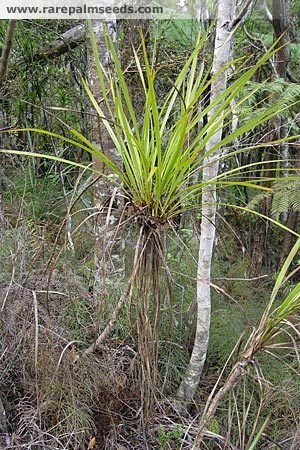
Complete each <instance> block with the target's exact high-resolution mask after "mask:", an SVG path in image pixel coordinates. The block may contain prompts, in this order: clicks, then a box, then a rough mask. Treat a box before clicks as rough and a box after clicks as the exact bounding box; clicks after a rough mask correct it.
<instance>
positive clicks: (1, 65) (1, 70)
mask: <svg viewBox="0 0 300 450" xmlns="http://www.w3.org/2000/svg"><path fill="white" fill-rule="evenodd" d="M16 22H17V21H16V20H10V21H9V22H8V28H7V33H6V38H5V44H4V47H3V50H2V55H1V62H0V87H1V85H2V84H3V82H4V80H5V76H6V72H7V66H8V58H9V54H10V50H11V46H12V40H13V35H14V30H15V26H16Z"/></svg>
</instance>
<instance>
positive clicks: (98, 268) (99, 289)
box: [87, 20, 124, 327]
mask: <svg viewBox="0 0 300 450" xmlns="http://www.w3.org/2000/svg"><path fill="white" fill-rule="evenodd" d="M93 29H94V34H95V38H96V42H97V48H98V53H99V58H100V61H101V63H102V64H103V66H104V67H106V69H108V70H110V58H109V52H108V50H107V47H106V43H105V38H104V33H105V32H106V31H105V29H106V30H107V32H108V33H109V34H110V36H111V38H112V40H113V41H114V42H116V21H113V20H111V21H105V22H104V21H102V20H93ZM87 43H88V44H87V51H88V74H89V80H88V81H89V84H90V87H91V90H92V93H93V95H94V97H95V98H96V100H97V101H98V102H101V98H102V93H101V88H100V84H99V82H98V76H97V69H96V64H95V58H94V54H93V51H92V46H91V41H90V39H89V36H88V39H87ZM101 108H102V110H103V113H104V116H105V117H107V118H108V119H111V118H110V116H109V111H108V108H107V107H106V105H105V103H104V102H102V103H101ZM92 114H93V116H92V141H93V144H94V145H96V146H97V147H99V148H100V149H101V150H102V151H103V152H104V153H105V154H106V155H107V156H109V157H110V158H111V159H112V160H113V161H114V162H116V163H117V164H118V165H120V164H121V161H120V157H119V155H118V153H117V150H116V148H115V146H114V144H113V142H112V139H111V138H110V136H109V133H108V132H107V130H106V128H105V126H104V125H103V122H102V119H99V117H98V116H97V113H96V111H95V110H94V109H93V110H92ZM93 163H94V167H95V168H96V169H98V171H99V172H100V173H103V174H105V175H108V174H109V172H108V169H107V168H106V167H105V166H104V165H103V163H101V161H100V160H99V159H98V158H95V157H94V158H93ZM119 194H120V193H119V192H118V191H117V190H116V188H114V186H113V185H112V183H111V182H109V181H107V179H106V178H104V177H101V175H100V176H99V175H95V183H94V185H93V201H94V208H95V212H96V213H97V214H96V218H95V220H94V234H95V243H94V257H95V267H94V286H93V294H94V298H95V301H96V302H97V304H98V319H99V321H98V327H100V321H101V315H102V304H103V302H102V299H103V298H104V296H105V295H106V294H107V293H108V291H109V290H110V289H113V290H116V289H118V288H119V286H120V284H121V282H122V280H123V277H124V241H123V239H122V236H121V234H120V231H118V224H119V221H120V216H121V213H122V206H123V205H122V199H121V197H120V195H119Z"/></svg>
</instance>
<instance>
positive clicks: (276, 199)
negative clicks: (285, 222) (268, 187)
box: [247, 179, 300, 216]
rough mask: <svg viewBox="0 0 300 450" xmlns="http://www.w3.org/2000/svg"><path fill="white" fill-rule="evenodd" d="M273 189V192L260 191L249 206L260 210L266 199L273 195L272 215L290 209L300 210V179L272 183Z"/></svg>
mask: <svg viewBox="0 0 300 450" xmlns="http://www.w3.org/2000/svg"><path fill="white" fill-rule="evenodd" d="M272 190H273V191H272V192H271V191H269V192H260V193H259V194H257V195H255V196H254V197H253V198H252V199H251V201H250V202H249V203H248V205H247V208H249V209H252V210H254V211H255V210H258V209H259V206H260V205H261V203H262V201H263V200H264V199H267V198H271V197H272V206H271V214H272V216H277V215H278V214H282V213H286V212H288V211H300V180H297V179H295V180H288V181H280V182H276V183H274V184H273V185H272Z"/></svg>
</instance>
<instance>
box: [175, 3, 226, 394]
mask: <svg viewBox="0 0 300 450" xmlns="http://www.w3.org/2000/svg"><path fill="white" fill-rule="evenodd" d="M233 13H234V2H233V0H224V1H220V2H219V4H218V11H217V29H216V38H215V47H214V59H213V67H212V74H216V73H217V72H218V71H220V69H222V68H223V67H224V66H225V65H226V64H228V62H229V61H230V60H231V55H232V51H231V47H232V36H231V35H230V32H231V28H230V24H231V22H232V19H233ZM226 86H227V73H226V71H224V72H222V73H221V74H220V75H219V76H218V77H217V78H216V79H214V80H213V81H212V83H211V94H210V101H211V102H213V101H214V100H215V99H216V98H217V97H218V96H219V95H220V94H221V93H222V92H224V90H225V89H226ZM215 112H216V109H215V108H213V109H212V110H211V111H210V113H209V115H208V120H211V118H212V116H213V115H214V114H215ZM221 139H222V126H220V129H219V130H218V131H217V132H216V133H215V134H214V136H213V137H212V139H211V140H210V141H209V142H208V144H207V147H206V151H207V152H209V151H210V150H211V149H212V148H213V147H214V146H215V145H216V144H217V143H219V142H220V141H221ZM221 153H222V150H221V149H220V150H218V151H217V152H215V153H214V154H212V155H209V156H207V157H206V158H205V160H204V162H203V167H204V168H203V181H208V180H210V179H212V178H214V177H216V176H217V174H218V170H219V158H220V156H221ZM215 221H216V187H215V186H211V187H209V188H208V187H207V188H205V189H203V192H202V219H201V226H200V229H201V235H200V248H199V257H198V270H197V298H196V301H197V323H196V335H195V340H194V347H193V350H192V354H191V358H190V362H189V366H188V369H187V372H186V375H185V377H184V379H183V381H182V383H181V385H180V387H179V390H178V393H177V397H178V399H179V400H180V401H184V402H189V401H191V400H192V398H193V397H194V395H195V392H196V389H197V387H198V384H199V381H200V377H201V373H202V370H203V366H204V363H205V359H206V353H207V347H208V339H209V328H210V314H211V293H210V278H211V263H212V255H213V245H214V238H215Z"/></svg>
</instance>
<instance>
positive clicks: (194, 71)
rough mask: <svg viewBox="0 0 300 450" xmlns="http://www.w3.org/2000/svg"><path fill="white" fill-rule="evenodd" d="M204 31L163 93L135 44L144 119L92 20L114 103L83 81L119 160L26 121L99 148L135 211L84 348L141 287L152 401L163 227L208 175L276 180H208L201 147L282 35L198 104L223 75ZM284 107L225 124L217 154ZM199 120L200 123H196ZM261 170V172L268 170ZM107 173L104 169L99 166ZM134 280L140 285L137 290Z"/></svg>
mask: <svg viewBox="0 0 300 450" xmlns="http://www.w3.org/2000/svg"><path fill="white" fill-rule="evenodd" d="M90 27H91V25H90ZM206 37H207V36H206V35H199V37H198V40H197V43H196V46H195V48H194V50H193V51H192V52H191V55H190V56H189V57H188V58H187V60H186V62H185V63H184V65H183V67H182V69H181V71H180V73H179V74H178V76H177V77H176V79H175V81H174V83H173V86H172V87H171V89H170V91H169V92H168V93H167V95H166V96H165V99H164V101H161V100H160V99H159V98H158V96H157V92H156V88H155V82H156V75H157V70H156V67H155V64H154V63H152V62H150V61H149V59H148V56H147V51H146V48H145V44H144V41H143V39H142V49H143V52H142V53H143V56H142V57H139V56H137V54H136V53H134V55H135V63H136V67H137V71H138V74H139V77H140V81H141V85H142V89H143V95H144V110H143V116H142V120H140V117H137V113H136V111H135V108H134V105H133V103H132V101H131V96H130V91H129V89H128V87H127V84H126V80H125V77H124V74H123V71H122V68H121V63H120V60H119V57H118V54H117V51H116V48H115V46H114V44H113V42H112V40H111V38H110V37H109V35H108V33H106V36H105V39H106V44H107V47H108V50H109V54H110V58H111V67H110V68H104V67H103V65H102V64H101V61H100V60H99V55H98V52H97V44H96V40H95V37H94V34H93V32H92V30H91V41H92V46H93V51H94V56H95V63H96V67H97V73H98V79H99V83H100V87H101V91H102V97H103V98H102V102H104V103H105V105H106V108H105V109H106V110H107V111H108V114H109V117H107V116H105V115H104V112H103V109H102V107H101V105H102V102H100V103H98V102H97V101H96V99H95V98H94V96H93V94H92V92H91V90H90V88H89V86H88V84H87V83H86V82H85V81H83V85H84V88H85V90H86V93H87V95H88V97H89V99H90V101H91V103H92V105H93V107H94V108H95V110H96V111H97V113H98V115H99V118H100V120H101V121H102V124H103V126H104V127H105V128H106V130H107V131H108V133H109V135H110V137H111V140H112V141H113V143H114V145H115V148H116V150H117V151H118V153H119V155H120V158H121V161H122V166H118V165H116V164H115V163H114V162H113V161H112V160H111V159H110V158H109V157H108V156H107V155H106V154H105V149H101V148H98V147H97V146H95V145H94V144H93V143H92V142H91V141H90V140H89V139H88V138H87V137H86V136H84V135H83V134H81V133H80V132H78V131H76V130H74V129H72V128H71V127H69V126H68V125H67V124H65V126H66V131H68V132H69V137H67V136H62V135H58V134H56V133H52V132H51V131H47V130H41V129H34V128H32V129H27V131H32V132H36V133H42V134H46V135H48V136H51V137H52V138H57V139H60V140H62V141H64V142H67V143H68V144H71V145H73V146H74V147H77V148H80V149H83V150H85V151H87V152H88V153H90V154H92V155H93V156H94V157H97V158H99V160H101V161H102V162H103V163H104V164H105V165H106V166H107V167H108V169H109V170H110V172H111V175H108V178H109V179H110V180H111V182H112V183H115V184H117V185H118V187H119V188H120V189H121V190H122V194H123V195H124V196H125V198H126V199H127V202H126V204H127V205H130V206H131V207H130V208H128V211H134V213H133V214H134V216H135V218H136V219H137V223H138V224H139V227H140V234H139V239H138V244H137V246H136V253H135V259H134V268H133V273H132V276H131V277H130V279H129V281H128V284H127V288H126V289H125V291H124V292H123V294H122V296H121V298H120V300H119V302H118V304H117V306H116V309H115V311H114V313H113V315H112V317H111V320H110V322H109V323H108V325H107V327H106V328H105V329H104V330H103V332H102V333H101V334H100V335H99V336H98V337H97V339H96V340H95V343H94V344H93V345H92V346H91V347H90V348H89V349H87V350H86V352H85V353H89V352H92V351H93V350H94V349H95V348H97V347H99V346H100V345H101V343H102V342H103V341H104V339H105V338H106V337H107V336H108V334H109V333H110V332H111V330H112V329H113V326H114V324H115V323H116V321H117V318H118V314H119V311H120V309H121V307H122V305H123V304H124V303H125V301H126V300H127V299H128V297H129V296H130V295H132V293H133V292H135V295H136V328H137V335H138V347H139V353H140V357H141V361H142V364H141V366H142V373H143V377H142V378H143V380H144V386H145V390H144V392H143V393H142V396H143V399H144V404H145V409H146V410H148V409H149V403H147V401H146V400H145V399H147V398H151V397H153V386H155V377H156V365H157V364H156V360H157V342H158V332H159V327H160V307H161V298H160V297H161V296H160V287H159V278H160V267H161V263H162V262H164V250H163V246H162V244H161V232H162V230H163V229H165V228H167V227H172V221H173V219H174V218H175V217H176V216H178V215H179V214H181V213H182V212H183V211H186V210H188V209H190V208H195V207H196V206H197V200H198V199H199V196H200V194H201V191H202V189H203V187H204V186H208V185H210V184H211V185H216V186H217V187H224V186H228V185H244V186H247V187H249V188H255V189H265V190H268V189H270V188H267V187H264V186H263V185H262V184H261V183H262V182H263V181H264V177H262V178H260V179H256V180H255V181H254V182H250V181H249V182H248V181H241V180H239V179H237V174H238V172H239V171H240V170H241V169H243V170H244V173H245V169H247V168H249V169H250V170H251V169H252V166H253V164H250V165H248V166H243V167H241V168H236V169H232V170H229V171H227V172H226V173H221V174H220V175H218V176H217V177H216V178H214V179H212V180H210V181H209V182H201V181H198V180H199V176H198V175H199V174H201V170H202V168H203V167H202V165H203V160H204V158H205V157H206V156H208V152H207V151H206V150H205V147H206V143H207V142H208V141H209V140H210V139H211V137H212V136H213V135H214V133H215V132H216V131H217V130H218V129H220V128H223V127H224V128H225V127H226V128H229V129H230V125H231V116H232V111H231V108H230V105H231V104H232V101H233V100H234V99H236V103H235V109H236V110H238V109H239V107H240V106H241V105H242V104H243V103H244V102H246V101H247V99H248V98H249V97H250V96H251V95H253V94H254V93H255V92H256V90H257V89H259V88H256V89H254V90H253V91H250V92H249V90H247V91H246V94H245V95H244V96H243V95H241V93H242V92H243V88H244V87H245V86H246V84H247V83H248V81H249V80H250V79H251V77H252V76H253V74H254V73H255V72H256V71H257V70H258V69H259V68H261V67H262V66H263V65H264V64H265V63H266V62H267V61H268V59H269V58H270V57H271V56H272V54H273V53H274V48H275V46H276V44H277V43H275V44H274V46H273V47H272V48H271V49H270V51H269V52H267V53H266V54H265V55H263V56H262V57H261V58H260V59H259V61H258V62H257V63H256V64H254V65H252V66H251V67H250V68H249V67H246V66H247V60H245V59H241V60H239V61H235V64H236V65H237V64H239V65H240V67H239V73H238V74H237V75H236V77H235V79H234V80H233V81H232V83H231V84H230V85H229V87H227V89H226V90H225V91H224V92H223V93H222V94H220V95H219V96H218V98H216V99H215V100H214V101H212V102H211V103H210V104H209V105H202V102H201V99H202V98H203V97H204V96H205V95H206V94H207V91H208V90H209V86H210V84H211V82H212V79H215V77H218V76H219V75H220V73H216V74H214V75H213V76H212V78H211V77H210V70H206V69H205V62H203V61H202V63H199V52H200V51H201V50H202V49H203V47H204V44H205V41H206ZM227 69H228V67H224V68H223V69H222V70H227ZM286 108H288V106H287V105H284V104H273V105H272V106H270V107H268V108H264V109H262V108H257V110H254V111H253V117H252V119H251V120H248V121H247V123H244V124H242V125H240V126H239V127H237V128H236V129H234V130H233V131H231V132H228V133H227V134H226V136H225V137H224V138H223V139H222V140H221V142H219V143H217V144H216V145H215V146H214V147H213V148H212V149H211V150H210V151H209V154H214V152H216V151H217V150H218V149H220V148H225V147H227V148H228V146H229V145H230V143H231V142H233V141H235V140H236V139H237V138H239V137H240V136H243V135H245V134H246V133H248V132H250V131H252V130H254V129H255V128H256V127H258V126H262V125H263V124H265V123H267V122H268V121H269V120H270V119H271V118H272V117H274V116H276V115H278V114H283V113H284V111H285V110H286ZM210 111H214V113H213V114H212V115H210V119H209V120H208V121H206V118H207V117H208V113H209V112H210ZM199 124H202V126H201V127H199ZM14 131H20V130H14ZM280 142H282V140H277V141H275V142H272V145H276V144H279V143H280ZM269 144H271V143H269ZM266 145H267V144H266V143H265V142H264V143H259V144H257V145H256V146H255V145H254V146H253V145H252V146H251V147H248V148H242V149H239V150H236V151H232V152H227V155H226V157H230V156H232V155H234V154H236V153H239V152H241V151H247V150H250V149H252V150H255V149H257V148H259V147H262V146H266ZM6 151H9V152H10V153H15V154H20V155H31V156H36V157H44V158H48V159H52V160H55V161H60V162H65V163H68V164H72V165H75V166H77V167H81V168H84V169H86V166H85V165H84V164H80V163H77V162H74V161H69V160H66V159H63V158H59V157H56V156H53V155H42V154H39V153H33V152H30V153H29V152H25V151H24V152H22V151H17V150H1V152H6ZM224 157H225V156H224ZM272 162H274V161H268V163H272ZM89 170H95V169H92V168H91V169H89ZM285 170H286V169H285ZM261 172H262V173H263V170H262V171H261ZM102 176H104V175H103V174H102ZM274 179H275V178H274ZM269 180H270V178H269ZM198 208H199V201H198ZM282 227H283V226H282ZM283 228H285V227H283ZM134 283H135V286H136V288H135V289H134V290H133V284H134ZM150 310H151V314H150Z"/></svg>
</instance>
